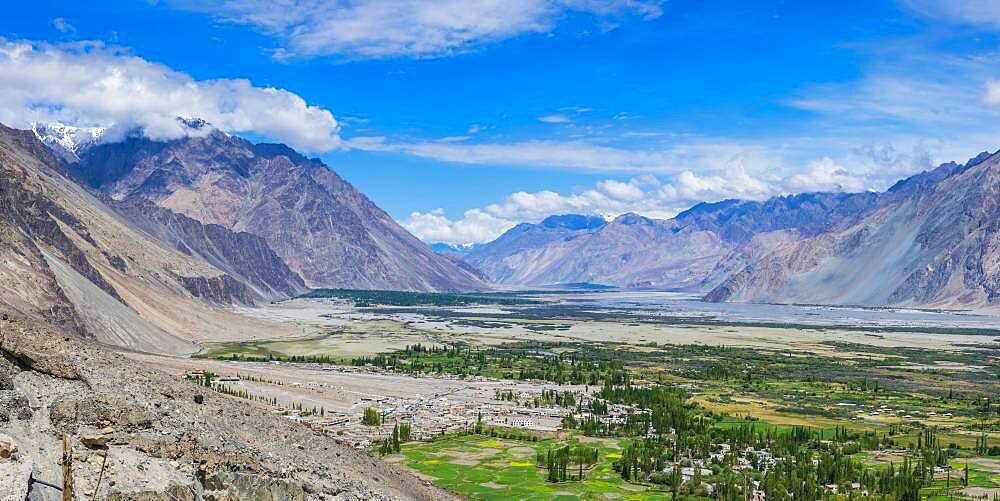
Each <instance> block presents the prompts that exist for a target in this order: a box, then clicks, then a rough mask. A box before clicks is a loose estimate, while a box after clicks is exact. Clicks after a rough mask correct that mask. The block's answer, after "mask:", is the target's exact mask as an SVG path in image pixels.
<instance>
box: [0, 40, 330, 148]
mask: <svg viewBox="0 0 1000 501" xmlns="http://www.w3.org/2000/svg"><path fill="white" fill-rule="evenodd" d="M0 67H2V68H3V71H0V122H4V123H6V124H8V125H12V126H17V127H27V126H29V125H30V124H31V123H32V122H51V121H60V122H63V123H67V124H72V125H99V126H105V127H111V126H113V127H115V128H116V129H124V128H129V127H134V126H140V127H143V128H144V129H145V131H146V134H147V135H149V136H151V137H156V138H168V137H177V136H179V135H182V134H185V133H186V131H185V129H184V128H183V127H181V126H180V125H179V124H178V123H177V121H176V117H178V116H183V117H198V118H203V119H205V120H207V121H209V122H210V123H212V124H213V125H215V126H216V127H218V128H220V129H222V130H226V131H229V132H253V133H256V134H259V135H262V136H266V137H270V138H273V139H276V140H278V141H282V142H285V143H288V144H289V145H290V146H292V147H294V148H297V149H301V150H306V151H316V152H318V151H328V150H332V149H335V148H337V147H338V146H339V145H340V136H339V128H338V125H337V121H336V120H335V119H334V117H333V114H331V113H330V112H329V111H327V110H325V109H323V108H320V107H317V106H311V105H309V104H308V103H306V102H305V100H303V99H302V98H301V97H299V96H298V95H296V94H293V93H291V92H289V91H287V90H284V89H277V88H273V87H256V86H254V85H253V84H252V83H251V82H250V81H248V80H243V79H216V80H195V79H194V78H192V77H191V76H189V75H187V74H185V73H181V72H178V71H175V70H173V69H171V68H169V67H167V66H164V65H161V64H156V63H153V62H150V61H147V60H145V59H142V58H139V57H135V56H133V55H130V54H128V53H127V52H125V51H124V50H122V49H117V48H109V47H105V46H104V45H102V44H100V43H98V42H80V43H73V44H61V45H50V44H41V43H32V42H24V41H8V40H5V39H2V38H0Z"/></svg>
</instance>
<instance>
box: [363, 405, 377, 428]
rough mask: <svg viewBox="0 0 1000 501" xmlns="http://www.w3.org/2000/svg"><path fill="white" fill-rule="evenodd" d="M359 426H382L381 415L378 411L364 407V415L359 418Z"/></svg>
mask: <svg viewBox="0 0 1000 501" xmlns="http://www.w3.org/2000/svg"><path fill="white" fill-rule="evenodd" d="M361 424H363V425H365V426H379V425H381V424H382V415H381V414H379V412H378V409H375V408H374V407H365V412H364V415H363V416H362V418H361Z"/></svg>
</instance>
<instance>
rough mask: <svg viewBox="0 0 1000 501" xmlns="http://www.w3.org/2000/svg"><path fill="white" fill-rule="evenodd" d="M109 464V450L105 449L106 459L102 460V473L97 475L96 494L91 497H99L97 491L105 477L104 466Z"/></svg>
mask: <svg viewBox="0 0 1000 501" xmlns="http://www.w3.org/2000/svg"><path fill="white" fill-rule="evenodd" d="M107 464H108V451H104V460H103V461H101V473H99V474H98V475H97V486H96V487H94V495H93V497H91V498H90V499H92V500H94V499H97V491H99V490H101V480H103V479H104V467H105V466H106V465H107Z"/></svg>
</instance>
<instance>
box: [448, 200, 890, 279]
mask: <svg viewBox="0 0 1000 501" xmlns="http://www.w3.org/2000/svg"><path fill="white" fill-rule="evenodd" d="M877 204H878V196H877V195H875V194H872V193H858V194H839V193H808V194H802V195H794V196H786V197H777V198H773V199H770V200H767V201H763V202H757V201H739V200H726V201H723V202H718V203H702V204H698V205H696V206H694V207H692V208H691V209H689V210H687V211H684V212H682V213H680V214H678V215H677V217H674V218H672V219H668V220H659V219H651V218H647V217H643V216H640V215H637V214H624V215H622V216H619V217H617V218H615V219H613V220H612V221H610V222H607V221H605V220H604V219H603V218H600V217H594V216H580V215H564V216H553V217H549V218H547V219H545V220H543V221H542V222H541V223H539V224H520V225H517V226H515V227H514V228H512V229H510V230H509V231H507V232H506V233H504V234H503V235H501V236H500V237H499V238H497V239H496V240H494V241H493V242H490V243H488V244H484V245H481V246H479V247H477V248H476V249H474V250H473V251H472V252H470V253H469V254H467V255H466V256H464V257H463V259H465V260H466V261H467V262H469V263H470V264H472V265H473V266H476V267H477V268H479V269H481V270H482V271H483V272H485V273H486V274H487V276H488V277H489V278H490V279H491V280H493V281H495V282H497V283H500V284H506V285H528V286H546V285H558V284H568V283H597V284H605V285H615V286H619V287H625V288H649V289H671V290H703V289H706V288H708V287H710V286H711V285H713V284H714V283H717V282H719V281H721V280H723V279H724V278H725V276H726V275H727V270H732V269H734V268H738V267H740V264H742V263H745V262H748V261H749V260H751V259H753V257H754V256H757V255H759V254H761V253H762V252H765V250H766V249H770V248H772V247H773V246H775V245H778V244H779V243H782V242H787V241H795V240H799V239H802V238H807V237H810V236H813V235H816V234H819V233H822V232H825V231H830V230H834V229H838V228H841V227H845V226H847V225H849V224H850V223H852V222H854V221H856V220H858V219H859V218H860V217H862V216H863V215H864V214H866V213H868V212H869V211H871V210H873V209H874V208H875V207H876V206H877Z"/></svg>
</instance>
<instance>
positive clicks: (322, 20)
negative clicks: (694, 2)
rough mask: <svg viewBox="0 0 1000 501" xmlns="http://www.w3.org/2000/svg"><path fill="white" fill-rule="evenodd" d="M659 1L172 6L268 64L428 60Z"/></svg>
mask: <svg viewBox="0 0 1000 501" xmlns="http://www.w3.org/2000/svg"><path fill="white" fill-rule="evenodd" d="M660 4H661V0H603V1H602V0H476V1H468V0H353V1H349V2H347V1H327V0H214V1H198V2H196V1H194V0H176V1H174V2H173V5H175V6H177V7H180V8H185V9H189V10H195V11H200V12H206V13H209V14H211V15H213V16H215V17H216V18H217V19H219V20H221V21H224V22H230V23H239V24H248V25H252V26H255V27H257V28H258V29H260V30H261V31H263V32H264V33H267V34H270V35H273V36H276V37H278V38H279V39H280V40H281V42H282V43H283V44H284V47H282V48H281V49H280V52H275V55H276V56H280V57H282V58H287V57H288V56H289V55H290V54H297V55H302V56H322V55H339V56H347V57H354V58H384V57H395V56H405V57H435V56H441V55H447V54H450V53H454V52H458V51H463V50H468V49H470V48H474V47H477V46H480V45H483V44H488V43H492V42H497V41H500V40H504V39H508V38H512V37H515V36H518V35H523V34H528V33H548V32H550V31H552V30H553V29H554V28H555V27H556V25H557V24H558V23H559V21H560V20H562V19H564V18H565V16H566V15H567V14H568V13H574V12H575V13H586V14H590V15H593V16H595V17H597V18H599V19H600V20H606V19H607V18H612V19H622V18H628V17H637V18H641V19H652V18H655V17H658V16H660V15H661V14H662V9H661V7H660Z"/></svg>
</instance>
